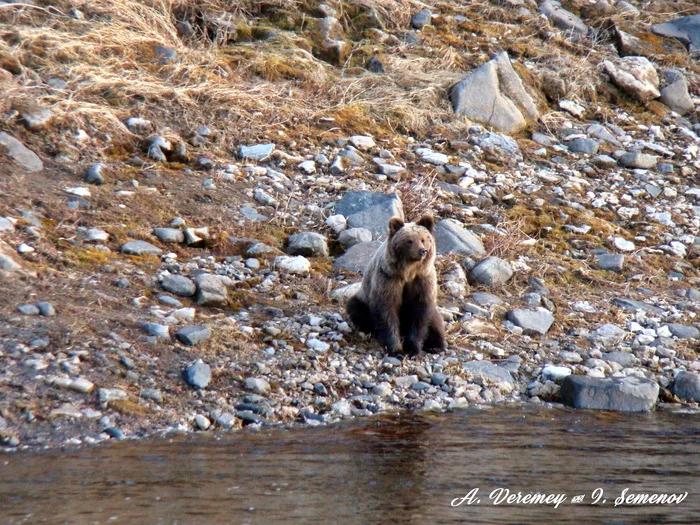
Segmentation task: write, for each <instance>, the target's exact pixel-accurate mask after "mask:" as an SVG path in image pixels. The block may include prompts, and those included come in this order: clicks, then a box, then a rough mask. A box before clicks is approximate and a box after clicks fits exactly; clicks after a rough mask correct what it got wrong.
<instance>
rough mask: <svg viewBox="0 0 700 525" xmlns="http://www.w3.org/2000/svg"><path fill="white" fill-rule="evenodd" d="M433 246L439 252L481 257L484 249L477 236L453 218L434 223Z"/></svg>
mask: <svg viewBox="0 0 700 525" xmlns="http://www.w3.org/2000/svg"><path fill="white" fill-rule="evenodd" d="M435 246H436V251H437V253H439V254H448V253H456V254H458V255H467V256H469V257H483V256H484V255H486V249H485V248H484V245H483V244H482V243H481V241H480V240H479V238H478V237H477V236H476V235H474V234H473V233H472V232H470V231H469V230H467V229H466V228H465V227H464V226H462V224H461V223H460V222H458V221H456V220H454V219H443V220H441V221H440V222H438V223H437V224H436V225H435Z"/></svg>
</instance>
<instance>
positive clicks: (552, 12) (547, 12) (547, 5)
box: [538, 0, 588, 36]
mask: <svg viewBox="0 0 700 525" xmlns="http://www.w3.org/2000/svg"><path fill="white" fill-rule="evenodd" d="M538 10H539V11H540V13H542V14H543V15H544V16H546V17H547V18H548V19H549V20H550V21H551V22H552V24H553V25H554V26H555V27H557V28H559V29H561V30H563V31H567V32H571V33H576V34H579V35H583V36H586V35H587V34H588V26H587V25H586V24H584V23H583V20H581V19H580V18H579V17H578V16H576V15H575V14H573V13H571V12H569V11H567V10H566V9H563V8H562V7H561V4H560V3H559V2H556V1H551V0H545V1H544V2H542V3H541V4H540V6H539V8H538Z"/></svg>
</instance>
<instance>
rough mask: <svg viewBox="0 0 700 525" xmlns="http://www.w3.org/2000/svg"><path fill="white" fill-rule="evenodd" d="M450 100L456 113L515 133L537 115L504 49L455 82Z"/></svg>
mask: <svg viewBox="0 0 700 525" xmlns="http://www.w3.org/2000/svg"><path fill="white" fill-rule="evenodd" d="M450 101H451V102H452V107H453V108H454V111H455V113H457V114H458V115H465V116H466V117H468V118H470V119H472V120H475V121H477V122H482V123H484V124H488V125H490V126H493V127H494V128H496V129H498V130H499V131H504V132H506V133H517V132H518V131H521V130H522V129H524V128H525V127H526V126H527V122H528V121H530V120H536V119H537V118H538V117H539V112H538V111H537V107H536V106H535V103H534V102H533V100H532V98H531V97H530V95H529V94H528V93H527V91H525V88H524V87H523V84H522V82H521V80H520V77H518V74H517V73H516V72H515V70H514V69H513V66H512V65H511V63H510V59H509V58H508V53H506V52H505V51H504V52H503V53H501V54H499V55H497V56H496V57H495V58H494V59H492V60H489V61H488V62H486V63H485V64H484V65H483V66H481V67H479V68H477V69H475V70H474V71H472V72H470V73H469V74H468V75H467V76H466V77H465V78H464V80H462V81H461V82H460V83H458V84H457V85H455V86H454V87H453V88H452V91H451V92H450Z"/></svg>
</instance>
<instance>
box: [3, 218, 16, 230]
mask: <svg viewBox="0 0 700 525" xmlns="http://www.w3.org/2000/svg"><path fill="white" fill-rule="evenodd" d="M14 231H15V223H14V222H12V221H11V220H10V219H9V218H8V217H0V232H14Z"/></svg>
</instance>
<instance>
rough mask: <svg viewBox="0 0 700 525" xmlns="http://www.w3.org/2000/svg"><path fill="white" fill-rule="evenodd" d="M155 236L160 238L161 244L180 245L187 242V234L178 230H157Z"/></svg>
mask: <svg viewBox="0 0 700 525" xmlns="http://www.w3.org/2000/svg"><path fill="white" fill-rule="evenodd" d="M153 235H155V236H156V237H158V240H159V241H160V242H166V243H178V244H180V243H183V242H185V234H184V233H183V232H182V230H178V229H177V228H156V229H155V230H153Z"/></svg>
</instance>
